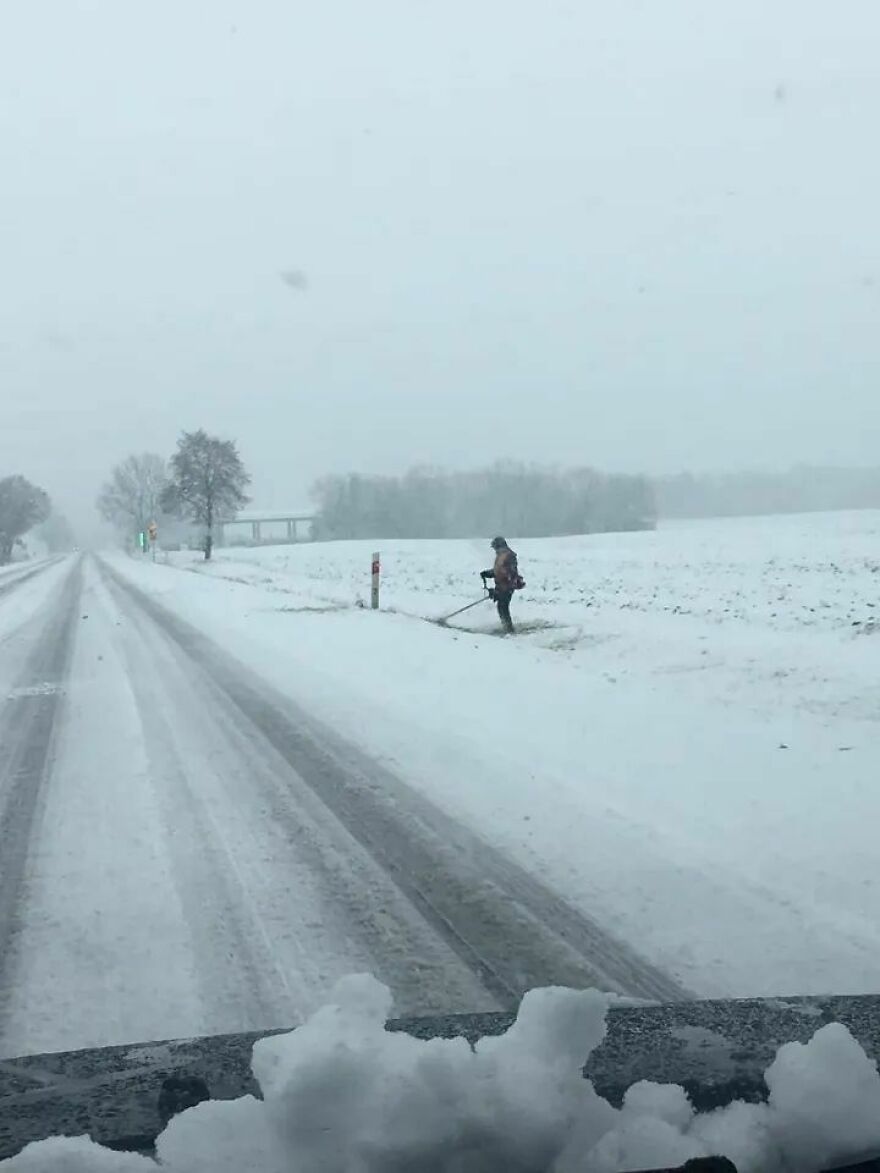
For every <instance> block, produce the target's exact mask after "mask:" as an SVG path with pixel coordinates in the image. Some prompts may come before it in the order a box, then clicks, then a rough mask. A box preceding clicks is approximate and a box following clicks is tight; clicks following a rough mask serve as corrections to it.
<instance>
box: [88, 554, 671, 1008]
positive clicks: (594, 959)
mask: <svg viewBox="0 0 880 1173" xmlns="http://www.w3.org/2000/svg"><path fill="white" fill-rule="evenodd" d="M103 569H104V570H105V572H106V573H107V574H108V575H109V576H110V577H111V579H112V580H113V581H114V582H115V583H116V584H117V585H118V586H119V587H120V588H121V589H122V590H123V591H124V592H125V593H126V594H127V595H128V596H129V597H130V598H131V599H133V600H135V601H136V603H137V604H138V606H139V607H140V608H141V609H142V610H143V611H144V612H146V614H147V615H148V616H150V618H151V619H152V620H153V621H154V622H155V623H157V624H158V625H159V626H160V627H161V628H162V630H163V631H165V632H166V633H167V634H168V635H169V636H170V637H171V638H173V640H174V641H175V642H176V644H177V645H178V646H179V647H180V649H181V650H182V651H183V652H184V653H185V654H186V655H187V656H188V657H189V658H190V659H191V660H192V662H193V663H194V664H196V665H198V666H199V667H200V668H201V669H202V670H203V671H204V672H205V673H206V674H207V675H208V677H209V678H210V680H211V681H212V683H213V685H214V686H215V687H216V688H217V689H219V690H220V691H221V692H222V693H223V694H224V695H225V696H226V697H227V698H228V700H229V701H231V702H232V703H233V705H234V706H235V707H236V708H237V709H238V711H239V712H240V713H241V715H242V716H243V717H244V718H245V719H246V720H247V721H248V722H249V723H250V724H251V725H252V726H253V727H254V728H255V729H256V730H257V731H259V733H260V734H261V735H262V737H263V738H265V739H266V740H267V741H268V742H269V743H270V744H271V745H272V746H273V747H274V749H275V750H276V751H277V753H278V754H279V755H280V756H281V757H282V758H283V759H284V760H285V761H286V762H287V763H288V764H289V765H290V766H291V767H292V768H293V770H294V771H295V772H296V774H297V776H298V777H299V778H300V779H302V780H303V781H304V782H305V783H306V785H307V786H308V787H309V788H310V789H311V791H312V792H313V793H314V795H315V796H316V797H317V798H318V799H319V800H320V802H321V803H323V804H324V806H325V807H327V809H328V810H330V811H331V812H332V813H333V814H334V815H335V817H336V818H337V819H338V820H339V822H340V823H341V824H342V825H343V826H344V827H345V828H346V830H347V831H348V833H349V834H350V835H351V836H352V837H353V838H354V839H355V840H356V841H357V842H358V843H359V844H360V845H361V846H362V847H363V848H364V849H365V850H366V852H367V853H368V854H369V855H370V856H371V857H372V858H373V860H375V861H376V862H377V863H378V864H379V865H380V866H381V867H382V868H383V869H384V871H385V872H386V873H387V874H388V875H389V876H390V877H391V878H392V879H393V880H394V882H395V884H396V885H397V887H398V888H399V890H400V891H401V892H402V893H403V894H404V895H405V896H406V898H407V899H408V900H409V901H410V902H411V903H412V905H413V906H414V907H415V908H416V909H417V910H418V911H419V913H420V914H421V915H422V917H423V918H424V919H425V921H426V922H427V923H428V924H429V925H430V926H431V927H432V928H433V930H434V931H435V932H436V933H437V934H438V935H439V936H440V937H442V938H443V939H444V940H445V941H446V942H447V943H448V944H449V946H450V947H451V948H452V949H453V950H455V952H456V953H457V954H458V955H459V957H460V958H461V959H462V960H463V961H464V962H465V964H466V965H467V966H468V967H469V968H470V969H471V970H472V971H473V972H474V973H475V974H476V975H477V976H478V977H479V979H480V981H481V982H482V984H483V985H484V986H485V987H486V988H487V989H488V990H490V991H491V992H492V994H493V995H494V996H495V997H496V998H497V999H498V1001H499V1002H500V1003H501V1004H502V1005H505V1006H510V1005H514V1004H515V1003H516V1002H517V1000H518V999H519V997H520V996H521V995H522V993H524V992H525V990H527V989H530V988H531V987H533V986H539V985H552V984H558V985H570V986H588V985H593V986H598V987H599V988H603V989H606V990H611V991H615V992H617V993H620V994H625V995H629V996H633V997H640V998H648V999H655V1000H666V1001H669V1000H677V999H681V998H685V997H687V996H688V991H686V990H685V989H684V988H683V987H682V986H681V985H679V983H678V982H676V981H675V980H674V979H673V978H671V977H670V976H668V975H667V974H665V973H663V972H662V971H660V970H659V969H657V968H656V967H655V966H653V965H651V964H650V963H649V962H647V961H645V960H644V959H643V958H642V957H640V956H639V954H638V953H637V952H636V951H635V950H633V949H632V948H631V947H629V946H628V945H626V944H625V943H623V942H621V941H618V940H616V939H615V938H614V937H613V936H612V935H610V934H609V933H607V932H606V931H605V930H604V929H603V928H601V927H600V926H599V925H598V924H597V923H595V922H594V921H592V920H591V919H590V918H589V917H587V916H585V915H584V914H583V913H581V912H579V911H577V910H576V909H574V908H572V907H571V906H569V905H567V904H566V903H565V901H564V900H562V899H561V898H560V897H558V896H557V895H556V894H555V893H553V892H552V891H551V890H550V889H548V888H546V887H545V886H544V885H543V884H542V883H541V882H540V881H539V880H537V879H536V878H534V877H533V876H531V875H529V874H528V873H527V872H525V871H524V870H523V869H521V868H520V867H518V866H517V865H516V864H514V863H513V862H511V861H510V860H508V859H506V858H505V857H504V856H503V855H502V854H501V853H500V852H498V851H496V850H495V849H493V848H492V847H490V846H489V845H488V844H487V843H486V842H484V841H483V840H482V839H480V838H479V837H478V836H477V835H475V834H473V833H472V832H470V831H469V830H468V829H467V828H465V827H463V826H462V825H461V824H459V823H456V822H455V820H453V819H451V818H449V817H448V816H447V815H445V814H444V813H442V812H441V811H439V810H438V809H437V808H436V807H434V806H433V804H431V803H430V802H429V801H428V800H426V799H425V798H424V797H423V796H421V795H420V794H418V793H416V792H415V791H414V790H412V789H411V788H409V787H408V786H406V785H405V783H403V782H402V781H400V780H399V779H398V778H396V777H395V776H394V775H392V774H391V773H390V772H389V771H387V770H386V769H384V768H383V767H382V766H380V765H379V764H378V763H376V762H375V761H372V760H370V759H369V758H367V757H366V756H365V755H363V754H362V753H360V752H359V751H358V750H357V749H356V748H355V747H353V746H351V745H349V744H347V743H346V742H344V741H343V740H342V739H341V738H339V737H338V736H336V735H335V734H334V733H333V732H332V731H331V730H330V729H328V728H326V727H324V726H322V725H320V724H319V723H318V722H316V721H315V720H314V719H313V718H311V717H310V716H309V715H308V714H307V713H305V712H304V711H303V710H301V709H300V708H299V707H298V706H297V705H296V704H295V703H294V702H292V701H291V700H289V699H288V698H287V697H285V696H283V695H282V694H281V693H279V692H278V691H277V690H275V689H273V688H272V687H271V686H269V685H268V684H267V683H266V682H264V681H262V680H260V679H259V677H257V676H256V675H255V674H253V673H252V672H250V671H249V670H248V669H246V668H245V667H244V666H243V665H241V664H240V663H238V662H237V661H235V660H234V659H233V658H232V657H231V656H229V655H228V654H227V653H225V652H224V651H223V650H222V649H221V648H220V647H219V646H218V645H216V644H215V643H213V641H211V640H210V639H208V638H207V637H206V636H204V635H202V634H201V633H200V632H199V631H198V630H197V629H196V628H194V627H192V626H191V625H190V624H188V623H186V622H185V621H184V620H182V619H179V618H178V617H177V616H175V615H174V614H172V613H171V612H170V611H168V610H166V609H165V608H164V607H163V606H161V605H160V604H159V603H157V602H155V601H154V600H153V599H152V598H151V597H150V596H149V595H147V594H145V593H144V592H143V591H141V590H139V589H138V588H137V587H135V586H134V585H133V584H131V583H130V582H129V581H127V580H126V579H125V578H124V577H123V576H121V575H119V574H117V573H116V572H115V571H113V570H112V569H111V568H109V567H107V566H103ZM461 1009H465V1007H461Z"/></svg>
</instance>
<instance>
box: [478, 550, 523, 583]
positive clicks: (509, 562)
mask: <svg viewBox="0 0 880 1173" xmlns="http://www.w3.org/2000/svg"><path fill="white" fill-rule="evenodd" d="M485 576H486V578H494V579H495V590H496V592H497V593H498V594H503V595H508V594H509V595H512V594H513V592H514V591H515V590H516V584H517V581H518V579H519V567H518V566H517V562H516V554H515V553H514V552H513V550H511V548H510V546H502V547H501V549H500V550H499V551H498V553H497V554H496V555H495V565H494V566H493V568H492V569H491V570H487V571H485Z"/></svg>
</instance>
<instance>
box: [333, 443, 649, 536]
mask: <svg viewBox="0 0 880 1173" xmlns="http://www.w3.org/2000/svg"><path fill="white" fill-rule="evenodd" d="M312 496H313V498H314V500H315V503H316V505H317V513H316V518H315V523H314V524H315V532H314V536H315V537H316V538H318V539H319V540H320V539H324V540H331V539H337V538H463V537H472V536H474V535H475V534H488V533H510V534H515V535H516V536H517V537H549V536H561V535H566V534H585V533H605V532H609V531H613V530H639V529H651V528H653V527H654V525H655V524H656V520H657V514H656V507H655V502H654V495H653V492H652V489H651V485H650V483H649V481H648V480H647V478H645V477H641V476H627V475H623V474H613V473H601V472H597V471H596V470H595V469H591V468H579V469H569V470H558V469H544V468H537V467H533V466H529V465H524V464H516V463H507V462H506V463H499V464H495V465H493V466H492V467H490V468H486V469H481V470H478V471H475V472H444V471H441V470H438V469H419V468H415V469H411V470H410V471H409V472H408V473H406V474H405V475H403V476H400V477H380V476H361V475H358V474H356V473H351V474H348V475H342V476H326V477H322V478H321V479H320V480H319V481H317V482H316V484H315V485H314V486H313V489H312Z"/></svg>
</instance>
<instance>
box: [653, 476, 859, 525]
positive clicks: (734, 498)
mask: <svg viewBox="0 0 880 1173" xmlns="http://www.w3.org/2000/svg"><path fill="white" fill-rule="evenodd" d="M654 492H655V494H656V498H657V509H658V512H659V514H660V516H661V517H730V516H748V515H754V514H762V513H807V512H810V511H814V510H825V509H827V510H834V509H878V508H880V468H828V467H818V466H813V465H806V464H801V465H795V467H794V468H791V469H788V470H787V471H784V472H735V473H707V474H703V475H694V474H693V473H688V472H683V473H679V474H678V475H676V476H667V477H658V478H657V479H656V480H655V481H654Z"/></svg>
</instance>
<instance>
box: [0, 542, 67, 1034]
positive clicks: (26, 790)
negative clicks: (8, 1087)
mask: <svg viewBox="0 0 880 1173" xmlns="http://www.w3.org/2000/svg"><path fill="white" fill-rule="evenodd" d="M36 573H39V571H33V572H32V573H31V574H29V575H28V576H27V577H29V578H30V577H33V574H36ZM81 579H82V563H81V560H79V559H78V560H77V562H76V564H75V565H74V567H73V569H72V570H71V572H70V573H69V574H68V576H67V577H66V578H65V579H64V581H63V583H62V584H61V586H60V587H59V589H58V591H57V593H56V594H55V596H54V597H53V600H52V601H51V603H50V604H49V605H47V611H48V614H49V619H48V621H47V622H46V624H45V626H44V628H43V631H42V632H41V634H40V636H39V637H38V639H37V641H36V643H35V646H34V648H33V651H32V652H31V654H30V655H29V657H28V659H27V660H26V662H25V665H24V667H23V669H22V671H21V673H20V674H19V676H18V678H17V679H16V682H15V685H14V687H13V689H12V691H11V692H10V694H9V695H8V696H7V697H0V1018H2V1011H3V1001H4V992H5V991H6V990H8V989H9V988H10V980H11V979H10V968H11V967H12V966H13V965H14V962H15V935H16V930H17V927H18V924H17V917H18V916H19V914H20V908H21V905H22V898H23V893H24V886H25V882H26V868H27V861H28V854H29V850H30V846H31V843H32V841H33V839H34V837H35V834H36V830H37V826H38V821H39V817H40V810H41V807H42V802H43V799H44V797H45V789H46V782H47V780H48V777H49V773H50V770H51V760H52V748H53V744H54V731H55V726H56V722H57V718H58V714H59V711H60V709H61V705H62V703H63V697H64V685H65V681H66V679H67V675H68V671H69V668H70V660H71V654H72V651H73V640H74V632H75V631H76V623H77V621H78V617H79V601H80V589H81ZM20 581H21V579H18V580H17V582H20Z"/></svg>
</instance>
